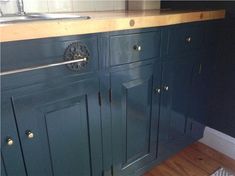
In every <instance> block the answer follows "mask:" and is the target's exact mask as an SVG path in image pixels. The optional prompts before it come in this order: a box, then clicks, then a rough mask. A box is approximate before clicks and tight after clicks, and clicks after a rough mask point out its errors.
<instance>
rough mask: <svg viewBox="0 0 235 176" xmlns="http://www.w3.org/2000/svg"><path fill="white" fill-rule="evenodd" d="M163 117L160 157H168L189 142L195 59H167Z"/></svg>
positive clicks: (161, 107) (163, 90)
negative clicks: (188, 132)
mask: <svg viewBox="0 0 235 176" xmlns="http://www.w3.org/2000/svg"><path fill="white" fill-rule="evenodd" d="M162 70H163V71H162V96H161V104H160V120H159V146H158V156H159V158H158V160H160V161H161V160H164V159H166V158H167V157H169V156H170V155H172V154H174V153H176V152H177V151H179V150H180V149H182V148H183V147H184V146H186V145H187V144H188V143H190V141H191V139H190V136H188V135H187V133H186V126H187V119H188V111H189V105H190V101H191V100H190V99H189V97H190V90H191V78H192V71H193V61H192V60H189V59H188V57H185V58H184V57H183V56H182V58H181V57H179V58H178V57H174V58H171V59H170V61H166V62H163V66H162Z"/></svg>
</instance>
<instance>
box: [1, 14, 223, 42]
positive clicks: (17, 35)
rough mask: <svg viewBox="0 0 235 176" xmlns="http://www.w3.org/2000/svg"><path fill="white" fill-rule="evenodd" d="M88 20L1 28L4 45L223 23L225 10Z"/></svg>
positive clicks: (32, 23) (32, 22)
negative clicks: (219, 20)
mask: <svg viewBox="0 0 235 176" xmlns="http://www.w3.org/2000/svg"><path fill="white" fill-rule="evenodd" d="M79 14H80V15H88V16H90V17H91V18H90V19H88V20H76V19H63V20H40V21H30V22H29V21H28V22H17V23H6V24H0V30H1V31H0V42H10V41H19V40H29V39H38V38H49V37H59V36H69V35H79V34H90V33H100V32H109V31H117V30H127V29H139V28H148V27H158V26H167V25H174V24H181V23H189V22H196V21H207V20H216V19H223V18H224V17H225V10H201V11H200V10H197V11H189V10H188V11H173V10H147V11H107V12H86V13H84V12H82V13H79Z"/></svg>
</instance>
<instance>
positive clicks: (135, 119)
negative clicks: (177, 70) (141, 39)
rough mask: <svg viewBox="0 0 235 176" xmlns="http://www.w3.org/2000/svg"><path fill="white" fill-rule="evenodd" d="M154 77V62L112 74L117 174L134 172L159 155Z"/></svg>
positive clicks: (115, 168)
mask: <svg viewBox="0 0 235 176" xmlns="http://www.w3.org/2000/svg"><path fill="white" fill-rule="evenodd" d="M153 77H154V76H153V69H152V65H148V66H143V67H139V68H133V69H127V70H120V71H116V72H113V73H111V89H112V103H111V110H112V111H111V113H112V136H113V137H112V141H113V155H114V156H113V161H114V175H125V174H127V175H128V174H129V175H131V174H134V173H135V172H136V171H137V168H139V169H140V168H141V167H143V166H145V165H146V164H147V163H149V162H151V161H152V160H154V159H155V158H156V147H157V146H156V145H157V119H158V116H157V114H153V113H152V105H153V98H152V92H153ZM155 102H157V101H155Z"/></svg>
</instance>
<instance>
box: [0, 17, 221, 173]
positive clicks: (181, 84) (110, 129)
mask: <svg viewBox="0 0 235 176" xmlns="http://www.w3.org/2000/svg"><path fill="white" fill-rule="evenodd" d="M218 24H219V22H218ZM218 24H217V22H212V23H205V22H201V23H190V24H183V25H175V26H168V27H162V28H148V29H140V30H128V31H116V32H110V33H102V34H94V35H82V36H71V37H60V38H49V39H38V40H29V41H22V42H9V43H3V44H1V47H2V50H3V57H2V58H3V59H2V65H1V66H2V70H3V71H4V70H10V69H16V68H23V67H28V66H32V65H41V64H48V63H54V62H60V61H62V58H63V52H64V50H65V49H66V47H67V46H68V45H69V44H70V43H72V42H76V41H79V42H83V43H84V44H86V45H87V46H88V48H89V51H90V55H91V60H89V63H88V65H87V67H85V68H84V69H82V70H80V71H78V72H74V71H71V70H69V69H68V67H66V66H59V67H56V68H48V69H43V70H37V71H33V72H27V73H21V74H16V75H10V76H3V77H2V78H1V79H2V80H1V81H2V87H1V88H2V90H1V94H2V97H3V99H2V100H4V101H2V105H1V108H2V109H3V111H2V130H3V132H2V140H3V141H2V149H1V152H2V160H3V162H2V164H4V166H3V167H4V168H5V171H6V174H8V175H11V174H9V173H11V172H12V173H13V174H12V175H14V172H16V170H17V173H22V174H21V175H24V174H25V173H26V172H27V173H28V175H29V176H31V175H32V176H37V175H39V176H41V175H45V176H47V175H48V176H49V175H71V176H73V175H79V176H80V175H81V176H83V175H84V176H89V175H90V176H111V175H112V173H113V175H116V176H118V175H128V176H131V175H133V176H136V175H141V174H143V173H144V171H145V170H146V169H147V168H149V167H150V166H151V165H153V164H154V163H160V162H161V161H163V160H165V159H167V158H168V157H169V156H171V155H173V154H174V153H176V152H177V151H179V150H181V149H182V148H183V147H185V146H187V145H189V144H190V143H192V142H194V141H196V140H198V139H199V138H201V137H202V134H203V131H204V126H205V124H206V122H207V113H208V108H209V107H208V106H210V103H208V100H209V99H210V98H209V97H210V96H211V94H209V93H210V92H211V91H210V89H211V88H213V87H212V85H213V84H212V83H213V79H212V77H213V75H214V68H215V66H214V64H211V63H214V56H215V55H214V54H213V50H214V48H215V47H216V43H217V40H215V39H214V38H215V36H217V31H216V30H214V28H215V26H217V25H218ZM212 30H213V32H212V33H211V31H212ZM189 36H190V37H191V38H192V41H191V42H190V43H189V42H187V41H186V38H187V37H189ZM136 44H137V45H141V51H135V50H134V48H133V47H134V45H136ZM25 48H27V50H26V49H25ZM12 51H16V52H12ZM18 60H21V62H18ZM164 86H168V87H169V90H168V91H164V88H163V87H164ZM156 89H161V93H160V94H159V93H157V92H156ZM13 112H14V113H13ZM6 114H7V115H6ZM26 130H31V131H32V132H34V134H35V137H34V138H33V139H32V140H29V139H27V137H26V135H25V131H26ZM18 132H19V133H18ZM8 135H12V136H13V137H14V138H15V139H16V143H15V145H14V148H10V147H6V146H4V144H5V138H6V136H8ZM18 136H19V138H18ZM13 149H14V150H13ZM12 151H13V152H12ZM9 160H11V162H9ZM12 161H20V162H18V163H15V162H12ZM13 165H14V166H13ZM3 171H4V170H3ZM3 174H4V173H3Z"/></svg>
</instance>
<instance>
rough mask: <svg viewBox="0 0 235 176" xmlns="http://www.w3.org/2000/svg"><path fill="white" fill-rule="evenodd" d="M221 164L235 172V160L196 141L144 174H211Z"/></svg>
mask: <svg viewBox="0 0 235 176" xmlns="http://www.w3.org/2000/svg"><path fill="white" fill-rule="evenodd" d="M221 166H222V167H224V168H228V169H230V170H233V171H234V172H235V160H232V159H231V158H229V157H227V156H225V155H223V154H221V153H219V152H217V151H215V150H214V149H212V148H209V147H208V146H206V145H204V144H202V143H199V142H196V143H194V144H192V145H191V146H189V147H187V148H186V149H184V150H183V151H181V152H179V153H178V154H176V155H175V156H173V157H171V158H170V159H168V160H166V161H165V162H163V163H162V164H161V165H158V166H156V167H155V168H153V169H152V170H150V171H149V172H147V173H146V174H145V175H144V176H209V175H211V174H212V173H214V172H215V170H217V169H218V168H219V167H221Z"/></svg>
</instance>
